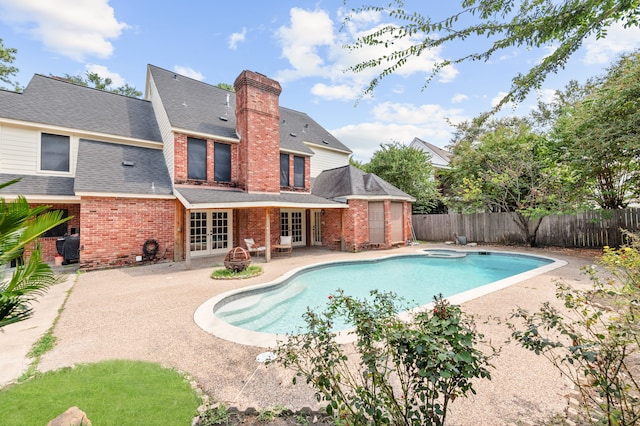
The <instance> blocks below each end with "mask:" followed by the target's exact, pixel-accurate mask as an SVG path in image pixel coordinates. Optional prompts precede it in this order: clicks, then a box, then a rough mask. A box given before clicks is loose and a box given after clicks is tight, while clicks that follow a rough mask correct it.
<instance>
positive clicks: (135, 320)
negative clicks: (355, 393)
mask: <svg viewBox="0 0 640 426" xmlns="http://www.w3.org/2000/svg"><path fill="white" fill-rule="evenodd" d="M434 247H445V246H444V245H434V244H422V245H420V246H410V247H401V248H398V249H393V250H385V251H373V252H362V253H341V252H336V251H329V250H325V249H310V248H305V249H294V251H293V256H292V257H291V258H278V259H273V260H272V261H271V262H269V263H263V260H261V259H259V260H257V263H260V264H261V266H263V269H264V274H263V275H261V276H259V277H254V278H250V279H246V280H225V281H219V280H213V279H211V278H210V274H211V271H212V270H213V267H214V266H215V265H221V263H222V258H207V259H196V260H193V261H192V265H191V269H189V270H187V269H185V263H184V262H179V263H162V264H153V265H147V266H139V267H130V268H121V269H111V270H104V271H94V272H88V273H82V274H80V275H79V276H78V279H77V282H75V284H73V289H72V291H71V294H70V296H69V299H68V300H67V303H66V306H65V309H64V311H63V312H62V314H61V315H60V318H59V321H58V324H57V325H56V328H55V331H54V335H55V336H56V337H57V344H56V347H55V348H54V349H53V350H52V351H51V352H49V353H47V354H45V355H44V356H43V357H42V360H41V363H40V370H41V371H48V370H53V369H58V368H61V367H66V366H72V365H74V364H78V363H92V362H97V361H101V360H107V359H132V360H146V361H153V362H158V363H160V364H162V365H164V366H167V367H173V368H176V369H178V370H180V371H183V372H186V373H189V374H190V375H191V376H192V377H193V378H194V379H195V380H196V381H197V382H198V384H199V385H200V386H201V388H202V389H203V390H204V391H205V392H207V393H208V394H210V395H211V396H212V398H213V399H214V400H216V401H220V402H224V403H225V404H226V405H227V406H235V407H238V408H240V409H246V408H247V407H254V408H256V409H258V410H260V409H266V408H273V407H275V406H284V407H287V408H290V409H292V410H297V409H300V408H302V407H310V408H314V409H316V408H318V407H319V406H318V403H317V402H316V399H315V397H314V392H313V390H312V389H310V388H308V387H306V386H305V385H304V384H300V383H298V384H297V385H293V384H292V383H291V378H292V373H291V372H289V371H285V370H283V369H282V368H280V367H277V366H273V365H270V366H265V365H264V364H261V363H258V362H256V356H257V355H259V354H260V353H262V352H264V351H265V349H264V348H258V347H253V346H244V345H239V344H236V343H232V342H229V341H226V340H222V339H219V338H217V337H215V336H213V335H211V334H208V333H207V332H205V331H203V330H202V329H201V328H200V327H198V326H197V325H196V324H195V323H194V320H193V314H194V312H195V310H196V309H197V308H198V307H199V306H200V305H201V304H202V303H203V302H205V301H206V300H208V299H209V298H211V297H213V296H215V295H217V294H220V293H221V292H225V291H227V290H231V289H235V288H239V287H246V286H251V285H256V284H259V283H264V282H269V281H272V280H274V279H276V278H278V277H279V276H281V275H282V274H284V273H285V272H286V271H289V270H291V269H292V268H297V267H300V266H303V265H308V264H312V263H318V262H327V261H333V260H355V259H364V258H372V257H379V256H387V255H392V254H401V253H415V251H416V250H418V249H421V248H434ZM447 247H448V248H451V246H447ZM456 248H457V249H462V250H478V249H483V250H487V249H491V250H502V251H518V252H522V253H531V254H539V255H545V256H549V257H553V258H556V259H561V260H565V261H566V262H568V264H567V265H566V266H564V267H561V268H559V269H555V270H553V271H550V272H547V273H545V274H543V275H539V276H536V277H533V278H530V279H527V280H525V281H522V282H519V283H517V284H514V285H512V286H510V287H508V288H505V289H502V290H499V291H497V292H494V293H491V294H489V295H486V296H482V297H479V298H477V299H474V300H471V301H468V302H465V303H464V304H463V310H464V311H465V312H466V313H467V314H470V315H471V314H472V315H474V316H475V317H476V323H477V326H478V329H479V331H480V332H482V333H484V334H485V336H486V337H487V338H490V339H491V341H492V343H493V345H494V346H500V347H501V353H500V356H499V357H498V358H495V359H494V360H493V365H494V366H495V369H493V370H492V380H491V381H486V380H484V381H479V382H477V384H476V385H475V388H476V390H477V395H472V396H471V397H469V398H461V399H457V400H456V401H455V402H454V403H453V404H452V406H451V407H450V412H449V413H450V414H449V417H448V423H449V424H451V425H460V426H466V425H469V426H471V425H473V426H477V425H506V424H517V423H518V422H523V423H524V424H536V422H539V421H541V420H544V419H546V418H548V417H549V416H551V415H554V414H556V413H562V412H563V411H564V410H565V409H566V408H567V400H568V396H569V394H570V393H571V387H570V384H569V383H568V382H567V381H566V380H565V379H563V378H562V377H560V375H559V373H558V372H557V371H556V370H555V369H554V368H553V367H552V366H551V365H550V363H549V362H548V361H547V360H546V359H544V358H543V357H539V356H536V355H534V354H533V353H531V352H529V351H526V350H524V349H521V348H519V347H517V346H516V345H515V344H513V343H504V342H505V341H506V340H507V338H508V337H509V335H510V332H509V330H508V329H507V327H506V325H505V324H504V319H505V318H507V317H508V316H509V314H510V313H511V312H512V311H513V310H514V309H515V308H516V307H524V308H528V309H530V310H535V309H536V308H537V307H539V306H540V304H541V303H542V302H544V301H555V285H554V281H555V280H562V281H564V282H567V283H569V284H572V285H579V286H584V285H589V279H588V278H587V277H586V276H584V275H582V273H581V271H580V268H581V267H582V266H584V265H589V264H592V263H593V260H594V258H593V256H592V255H589V252H580V251H569V250H561V249H527V248H511V247H506V248H504V247H486V246H483V247H459V246H457V247H456ZM591 253H592V252H591ZM344 288H348V283H345V287H344ZM61 290H62V288H61ZM58 308H59V306H58V307H56V308H55V313H56V314H57V309H58ZM36 309H37V310H38V307H36ZM42 310H47V311H50V312H53V311H54V308H44V307H42ZM54 318H55V315H54ZM51 321H52V320H51ZM50 324H51V323H49V326H50ZM30 327H31V326H30V325H29V324H27V322H25V323H23V324H22V326H21V328H22V329H23V330H26V329H29V328H30ZM42 327H43V328H44V326H42ZM46 328H48V327H46ZM46 328H45V329H44V331H46ZM14 336H15V337H12V338H11V339H10V340H14V339H19V340H29V339H32V338H33V336H29V337H28V338H27V337H26V335H20V334H14ZM3 337H7V336H3V335H2V333H0V339H1V338H3ZM33 341H35V339H33ZM6 345H7V344H6V340H4V341H3V340H0V357H1V358H2V359H3V360H4V359H5V357H6V355H7V350H8V346H6ZM6 381H7V378H6V377H3V382H6Z"/></svg>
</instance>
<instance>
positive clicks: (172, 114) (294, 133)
mask: <svg viewBox="0 0 640 426" xmlns="http://www.w3.org/2000/svg"><path fill="white" fill-rule="evenodd" d="M148 69H149V72H150V74H151V77H152V79H153V82H154V83H155V86H156V88H157V90H158V94H159V95H160V99H161V100H162V105H163V106H164V108H165V110H166V112H167V115H168V117H169V122H170V124H171V126H172V127H175V128H179V129H184V130H190V131H193V132H199V133H205V134H210V135H216V136H222V137H228V138H237V137H238V136H237V134H236V117H235V112H236V94H235V93H233V92H229V91H228V90H225V89H221V88H219V87H217V86H212V85H210V84H207V83H203V82H201V81H198V80H194V79H192V78H189V77H185V76H182V75H180V74H177V73H175V72H172V71H168V70H165V69H162V68H159V67H157V66H155V65H148ZM227 100H228V102H227ZM220 117H224V118H225V119H226V120H222V119H220ZM304 142H309V143H314V144H317V145H320V146H326V147H327V148H333V149H337V150H340V151H344V152H348V153H350V152H351V150H350V149H349V148H347V147H346V146H345V145H343V144H342V143H341V142H340V141H339V140H338V139H336V138H335V137H334V136H333V135H332V134H331V133H329V132H328V131H327V130H326V129H324V128H323V127H322V126H320V125H319V124H318V123H317V122H316V121H314V120H313V119H311V118H310V117H309V116H308V115H307V114H305V113H302V112H299V111H295V110H292V109H288V108H283V107H280V148H281V149H283V150H285V151H294V152H299V153H303V154H309V155H312V154H313V151H312V150H311V149H309V147H307V146H306V145H305V143H304Z"/></svg>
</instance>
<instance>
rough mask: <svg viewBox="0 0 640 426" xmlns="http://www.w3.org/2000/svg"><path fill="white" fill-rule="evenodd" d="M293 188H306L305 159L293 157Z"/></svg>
mask: <svg viewBox="0 0 640 426" xmlns="http://www.w3.org/2000/svg"><path fill="white" fill-rule="evenodd" d="M293 186H294V187H296V188H304V157H293Z"/></svg>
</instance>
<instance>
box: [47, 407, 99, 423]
mask: <svg viewBox="0 0 640 426" xmlns="http://www.w3.org/2000/svg"><path fill="white" fill-rule="evenodd" d="M47 426H91V420H89V419H88V418H87V414H86V413H85V412H84V411H82V410H81V409H79V408H78V407H71V408H69V409H68V410H67V411H65V412H64V413H62V414H60V415H59V416H58V417H56V418H55V419H53V420H51V421H50V422H49V423H47Z"/></svg>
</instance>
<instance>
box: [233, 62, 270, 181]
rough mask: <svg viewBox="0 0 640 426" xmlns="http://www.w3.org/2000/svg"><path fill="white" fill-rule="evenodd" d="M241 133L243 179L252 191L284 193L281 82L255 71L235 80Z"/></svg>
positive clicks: (241, 174) (237, 120) (240, 174)
mask: <svg viewBox="0 0 640 426" xmlns="http://www.w3.org/2000/svg"><path fill="white" fill-rule="evenodd" d="M233 87H234V89H235V91H236V123H237V124H236V126H237V131H238V134H239V135H240V145H239V162H238V163H239V181H240V183H241V184H243V185H244V187H245V188H246V190H247V191H248V192H276V193H279V192H280V110H279V106H278V97H279V96H280V92H282V88H281V87H280V84H279V83H278V82H277V81H275V80H271V79H270V78H267V77H266V76H264V75H262V74H258V73H256V72H253V71H243V72H242V73H241V74H240V75H239V76H238V78H236V81H235V82H234V83H233Z"/></svg>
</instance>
